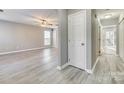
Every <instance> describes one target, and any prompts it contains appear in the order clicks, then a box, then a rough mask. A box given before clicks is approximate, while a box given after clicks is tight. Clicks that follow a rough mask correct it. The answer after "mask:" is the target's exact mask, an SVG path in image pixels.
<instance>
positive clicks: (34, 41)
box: [0, 21, 43, 53]
mask: <svg viewBox="0 0 124 93" xmlns="http://www.w3.org/2000/svg"><path fill="white" fill-rule="evenodd" d="M42 30H43V29H41V28H40V27H36V26H31V25H24V24H18V23H13V22H8V21H0V53H3V52H11V51H18V50H25V49H31V48H40V47H42V46H43V31H42Z"/></svg>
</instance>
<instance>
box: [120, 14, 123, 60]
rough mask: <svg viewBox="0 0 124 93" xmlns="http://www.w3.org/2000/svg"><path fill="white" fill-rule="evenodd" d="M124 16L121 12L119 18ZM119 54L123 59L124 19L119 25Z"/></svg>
mask: <svg viewBox="0 0 124 93" xmlns="http://www.w3.org/2000/svg"><path fill="white" fill-rule="evenodd" d="M123 17H124V14H121V16H120V20H121V19H122V18H123ZM119 55H120V57H121V58H122V60H123V61H124V21H123V22H122V23H121V24H120V25H119Z"/></svg>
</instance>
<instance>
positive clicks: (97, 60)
mask: <svg viewBox="0 0 124 93" xmlns="http://www.w3.org/2000/svg"><path fill="white" fill-rule="evenodd" d="M99 57H100V56H99ZM99 57H97V59H96V62H95V64H94V65H93V68H92V73H93V72H94V70H95V67H96V65H97V63H98V62H99Z"/></svg>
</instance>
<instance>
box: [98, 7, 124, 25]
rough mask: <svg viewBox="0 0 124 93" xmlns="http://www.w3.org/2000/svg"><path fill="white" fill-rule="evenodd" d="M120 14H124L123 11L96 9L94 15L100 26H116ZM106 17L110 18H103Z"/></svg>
mask: <svg viewBox="0 0 124 93" xmlns="http://www.w3.org/2000/svg"><path fill="white" fill-rule="evenodd" d="M121 13H124V9H96V14H97V16H98V19H99V20H100V23H101V25H102V26H109V25H117V24H118V22H119V16H120V14H121ZM107 15H111V16H110V17H109V18H105V16H107Z"/></svg>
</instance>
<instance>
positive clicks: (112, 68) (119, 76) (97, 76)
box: [86, 55, 124, 84]
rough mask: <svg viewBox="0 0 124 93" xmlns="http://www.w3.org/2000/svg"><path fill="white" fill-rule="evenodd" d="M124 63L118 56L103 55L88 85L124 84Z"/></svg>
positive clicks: (88, 80)
mask: <svg viewBox="0 0 124 93" xmlns="http://www.w3.org/2000/svg"><path fill="white" fill-rule="evenodd" d="M123 77H124V63H123V62H122V60H121V59H120V58H119V57H118V56H114V55H102V56H100V57H99V61H98V63H97V65H96V68H95V70H94V74H92V75H90V76H89V77H88V79H87V81H86V83H90V84H91V83H95V84H97V83H98V84H100V83H103V84H113V83H114V84H115V83H124V78H123Z"/></svg>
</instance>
